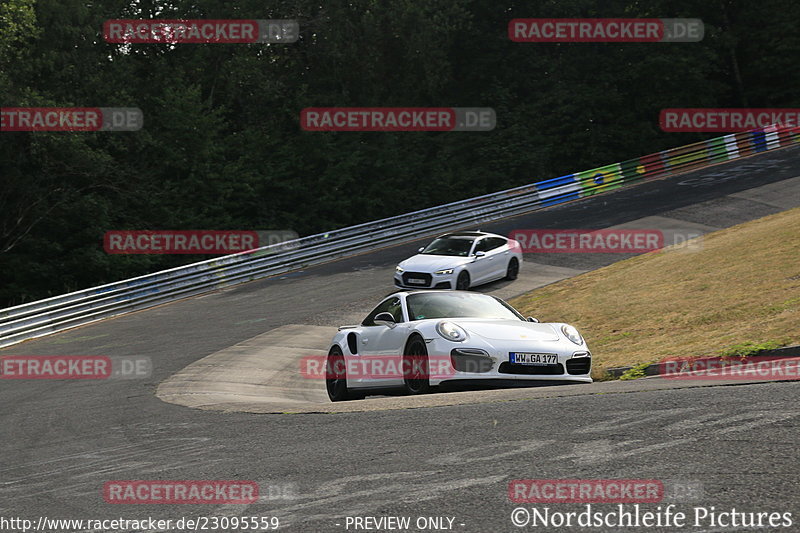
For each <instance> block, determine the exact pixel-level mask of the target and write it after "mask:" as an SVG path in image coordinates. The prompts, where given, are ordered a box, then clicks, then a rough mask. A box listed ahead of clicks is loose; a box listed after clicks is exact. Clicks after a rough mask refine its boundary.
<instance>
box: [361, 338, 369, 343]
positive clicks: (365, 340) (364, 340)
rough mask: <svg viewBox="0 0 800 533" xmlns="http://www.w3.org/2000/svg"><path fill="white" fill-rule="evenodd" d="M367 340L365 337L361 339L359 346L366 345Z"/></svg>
mask: <svg viewBox="0 0 800 533" xmlns="http://www.w3.org/2000/svg"><path fill="white" fill-rule="evenodd" d="M368 340H369V339H368V338H366V337H361V344H367V341H368Z"/></svg>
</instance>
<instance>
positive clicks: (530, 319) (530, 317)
mask: <svg viewBox="0 0 800 533" xmlns="http://www.w3.org/2000/svg"><path fill="white" fill-rule="evenodd" d="M528 322H537V323H538V322H539V319H538V318H533V317H532V316H529V317H528Z"/></svg>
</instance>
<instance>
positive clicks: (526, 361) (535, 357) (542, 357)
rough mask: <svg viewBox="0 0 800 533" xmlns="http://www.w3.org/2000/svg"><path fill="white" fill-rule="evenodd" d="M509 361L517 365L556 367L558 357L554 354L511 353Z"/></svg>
mask: <svg viewBox="0 0 800 533" xmlns="http://www.w3.org/2000/svg"><path fill="white" fill-rule="evenodd" d="M508 357H509V361H510V362H512V363H514V364H517V365H555V364H558V356H557V355H556V354H554V353H520V352H510V353H509V354H508Z"/></svg>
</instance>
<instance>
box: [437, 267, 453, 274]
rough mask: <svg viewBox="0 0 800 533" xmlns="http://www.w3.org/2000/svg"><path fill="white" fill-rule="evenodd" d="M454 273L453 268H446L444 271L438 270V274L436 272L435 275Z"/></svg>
mask: <svg viewBox="0 0 800 533" xmlns="http://www.w3.org/2000/svg"><path fill="white" fill-rule="evenodd" d="M452 273H453V269H452V268H445V269H443V270H437V271H436V272H434V274H452Z"/></svg>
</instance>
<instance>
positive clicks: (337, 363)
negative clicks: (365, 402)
mask: <svg viewBox="0 0 800 533" xmlns="http://www.w3.org/2000/svg"><path fill="white" fill-rule="evenodd" d="M325 388H326V389H327V391H328V398H330V400H331V401H332V402H344V401H346V400H355V399H358V398H362V396H359V395H356V394H353V393H352V392H350V390H349V389H348V388H347V368H346V363H345V360H344V354H343V353H342V349H341V348H339V347H338V346H334V347H333V348H331V350H330V351H329V352H328V359H327V361H326V362H325Z"/></svg>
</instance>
